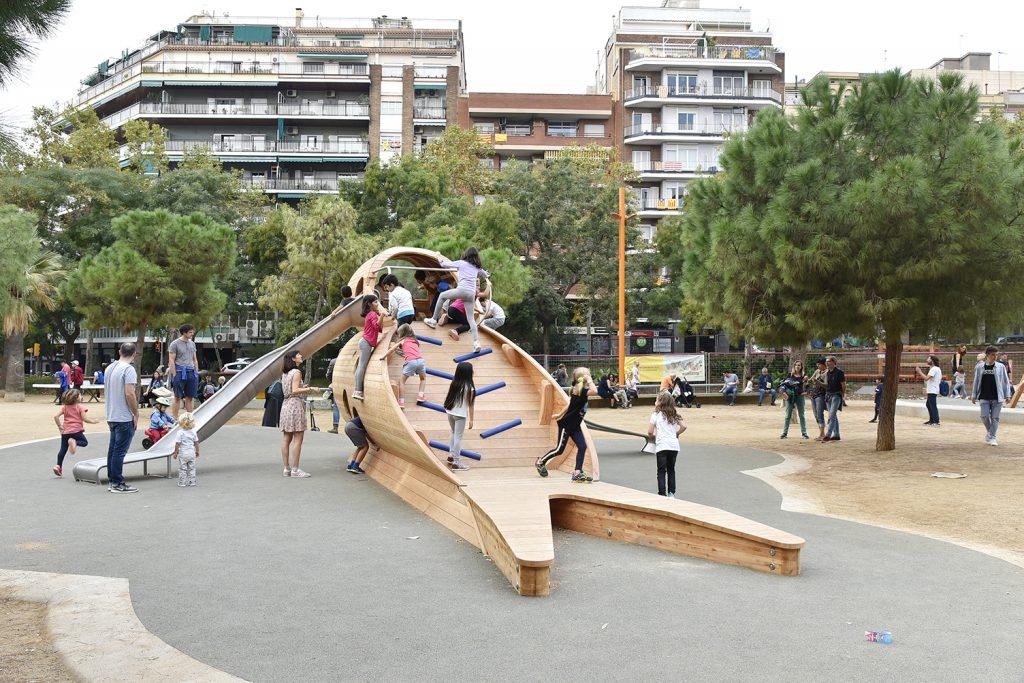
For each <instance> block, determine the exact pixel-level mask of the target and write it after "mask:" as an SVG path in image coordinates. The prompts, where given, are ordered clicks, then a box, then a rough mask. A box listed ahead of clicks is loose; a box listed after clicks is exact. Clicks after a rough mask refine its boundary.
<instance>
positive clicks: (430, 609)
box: [0, 408, 1024, 680]
mask: <svg viewBox="0 0 1024 683" xmlns="http://www.w3.org/2000/svg"><path fill="white" fill-rule="evenodd" d="M706 410H708V409H707V408H705V409H702V412H703V411H706ZM635 412H639V411H635ZM645 412H646V411H645ZM852 412H853V411H851V414H852ZM622 414H623V415H626V414H628V411H622ZM688 417H689V416H688ZM715 419H717V418H715ZM694 433H695V432H688V433H687V435H686V437H684V453H683V456H682V457H681V458H680V462H679V466H678V470H679V479H680V483H681V490H680V496H681V497H683V498H686V499H689V500H693V501H695V502H699V503H704V504H708V505H713V506H717V507H723V508H727V509H729V510H732V511H735V512H736V513H738V514H741V515H746V516H749V517H751V518H755V519H759V520H763V521H764V522H765V523H768V524H772V525H775V526H778V527H779V528H785V529H788V530H791V531H792V532H793V533H796V534H799V535H801V536H803V537H804V538H806V539H807V548H806V551H805V555H804V560H803V563H802V564H803V566H802V574H801V575H800V576H799V577H793V578H780V577H775V576H768V575H765V574H761V573H758V572H754V571H750V570H745V569H740V568H735V567H729V566H723V565H719V564H716V563H710V562H705V561H702V560H696V559H690V558H686V557H679V556H675V555H670V554H667V553H662V552H659V551H655V550H652V549H648V548H642V547H637V546H632V545H625V544H618V543H613V542H607V541H603V540H601V539H598V538H593V537H590V536H585V535H580V534H574V533H571V532H562V531H556V535H555V553H556V557H557V558H558V561H557V562H556V564H555V566H554V570H553V573H552V581H553V586H552V593H551V595H550V596H549V597H548V598H544V599H528V598H523V597H520V596H518V595H517V594H516V593H515V591H514V590H513V589H512V588H511V587H510V586H509V584H508V582H507V581H506V580H505V578H504V577H503V576H502V575H501V574H500V573H499V572H498V570H497V569H496V568H495V567H494V566H493V565H492V564H491V563H489V562H488V561H487V560H486V559H485V558H484V557H483V556H482V555H481V554H480V553H479V551H477V550H476V549H475V548H473V547H472V546H471V545H470V544H468V543H466V542H464V541H461V540H460V539H459V538H458V537H457V536H455V535H454V534H452V533H451V532H449V531H447V530H446V529H444V528H443V527H441V526H440V525H438V524H436V523H434V522H432V521H431V520H429V519H427V518H425V517H424V516H422V515H421V514H420V513H419V512H417V511H416V510H415V509H413V508H411V507H409V506H407V505H406V504H405V503H403V502H402V501H401V500H399V499H398V498H397V497H395V496H394V495H392V494H391V493H389V492H388V491H386V490H385V489H384V488H382V487H380V486H379V485H377V484H376V483H375V482H373V481H370V480H368V479H366V478H363V477H355V476H352V475H350V474H347V473H345V472H344V471H343V470H342V467H343V457H342V456H343V455H345V454H347V453H348V452H349V446H348V443H347V441H346V440H345V439H344V437H340V436H334V435H331V434H326V433H320V434H309V435H307V443H306V448H305V449H304V455H303V461H302V462H303V467H304V469H307V470H308V471H309V472H311V473H312V474H313V478H311V479H308V480H290V479H285V478H283V477H281V476H280V473H279V468H278V464H277V458H278V454H277V432H276V431H271V430H264V429H262V428H256V427H250V426H245V425H234V426H228V427H225V428H224V429H222V430H221V431H219V432H218V433H217V434H215V435H214V436H213V437H211V438H210V439H209V441H208V444H207V447H206V448H205V449H204V455H203V458H202V460H201V462H200V469H199V479H200V485H199V487H197V488H196V489H188V490H181V489H179V488H178V487H176V486H175V485H174V481H173V480H172V481H166V480H162V479H150V480H140V479H135V480H134V481H135V483H137V484H138V485H139V486H140V488H141V489H142V490H141V492H140V493H139V494H138V495H135V496H112V495H109V494H107V493H106V492H105V490H104V487H101V486H96V485H91V484H84V483H74V482H73V481H70V480H68V479H65V480H57V479H54V478H48V477H45V476H43V477H41V476H40V472H39V469H40V465H41V464H47V465H48V463H49V459H50V457H51V455H52V453H51V451H52V450H53V448H52V446H53V442H44V443H37V444H28V445H24V446H17V447H14V448H10V449H6V450H2V451H0V462H2V464H3V467H4V471H5V478H4V483H3V484H2V488H0V491H2V492H3V496H2V500H3V503H2V507H0V567H2V568H3V569H22V570H32V571H42V572H60V573H68V574H88V575H96V576H109V577H125V578H127V579H128V581H129V585H130V589H131V600H132V604H133V606H134V609H135V612H136V613H137V615H138V617H139V619H141V621H142V623H143V624H144V625H145V626H146V627H147V628H148V629H149V630H150V631H151V632H152V633H153V634H155V635H156V636H157V637H159V638H161V639H163V640H164V641H165V642H166V643H168V644H170V645H171V646H173V647H176V648H178V649H180V650H181V651H182V652H184V653H186V654H187V655H190V656H191V657H194V658H195V659H197V660H199V661H201V662H204V663H206V664H209V665H211V666H214V667H217V668H218V669H221V670H223V671H226V672H228V673H231V674H234V675H237V676H240V677H242V678H246V679H250V680H271V679H273V680H300V679H301V680H310V679H317V680H319V679H324V678H340V679H396V678H398V679H431V680H433V679H441V678H444V679H446V680H451V679H453V678H456V679H457V678H473V679H493V678H536V677H537V676H538V672H544V674H545V677H551V678H558V679H591V680H593V679H595V678H597V679H623V678H627V677H628V678H641V677H643V678H651V679H657V680H664V679H676V680H678V679H679V678H680V677H687V678H696V677H700V678H712V677H713V678H726V679H753V678H764V677H765V676H769V677H771V676H775V677H781V676H783V675H785V676H787V677H801V678H810V677H815V678H823V677H828V678H839V677H843V678H847V679H853V680H866V679H874V680H877V679H879V678H886V679H894V678H906V679H910V680H924V679H927V680H939V679H957V678H959V679H964V678H976V677H984V678H987V679H989V680H1013V679H1014V678H1015V677H1017V676H1019V672H1020V671H1021V670H1022V669H1024V651H1021V649H1020V648H1019V643H1020V641H1021V638H1022V637H1024V625H1022V623H1021V622H1020V619H1019V615H1020V614H1021V613H1024V570H1022V569H1021V568H1019V567H1016V566H1013V565H1011V564H1009V563H1007V562H1003V561H1001V560H999V559H996V558H993V557H990V556H987V555H984V554H981V553H977V552H974V551H972V550H968V549H966V548H963V547H958V546H956V545H951V544H948V543H943V542H940V541H936V540H933V539H929V538H925V537H922V536H917V535H910V534H905V533H901V532H896V531H890V530H885V529H879V528H877V527H872V526H866V525H862V524H857V523H853V522H848V521H842V520H837V519H831V518H828V517H821V516H817V515H810V514H802V513H794V512H786V511H783V510H781V509H780V503H781V497H780V495H779V494H778V493H777V492H776V491H775V490H774V489H772V488H771V487H769V486H768V485H767V484H765V483H764V482H763V481H761V480H759V479H757V478H755V477H752V476H748V475H747V474H744V472H746V471H749V470H756V469H758V468H764V467H770V466H774V465H777V464H779V463H780V462H782V459H781V458H780V457H779V456H776V455H772V454H769V453H766V452H763V451H756V450H752V449H750V448H744V447H736V446H699V445H696V443H695V441H696V439H695V438H694V437H693V434H694ZM930 433H931V432H930ZM269 436H272V437H273V438H268V437H269ZM836 445H837V446H838V445H840V444H836ZM105 446H106V436H105V435H103V434H97V435H96V437H95V439H94V441H93V446H91V447H90V450H92V452H91V453H89V455H88V457H94V456H95V453H96V452H99V451H101V449H104V448H105ZM598 447H599V448H600V450H601V456H602V479H603V480H605V481H608V482H612V483H616V484H622V485H625V486H629V487H634V488H640V489H650V487H651V485H652V484H653V479H654V459H653V457H652V456H649V455H639V454H637V453H636V447H635V444H634V443H631V442H630V441H628V440H612V439H598ZM819 448H826V446H819ZM93 449H94V450H93ZM136 469H139V468H138V467H137V466H136ZM133 474H135V472H132V471H131V470H129V475H130V476H131V475H133ZM960 481H965V480H960ZM947 483H958V482H957V481H953V480H949V481H948V482H947ZM980 577H983V580H979V578H980ZM866 629H875V630H881V629H886V630H890V631H892V632H893V634H894V638H895V643H894V644H893V645H891V646H885V645H876V644H873V643H866V642H864V637H863V632H864V630H866Z"/></svg>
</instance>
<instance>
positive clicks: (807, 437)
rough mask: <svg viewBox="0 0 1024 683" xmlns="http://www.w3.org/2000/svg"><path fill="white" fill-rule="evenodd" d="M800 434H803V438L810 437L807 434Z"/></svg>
mask: <svg viewBox="0 0 1024 683" xmlns="http://www.w3.org/2000/svg"><path fill="white" fill-rule="evenodd" d="M801 436H803V437H804V438H805V439H809V438H811V437H809V436H807V435H806V434H802V435H801Z"/></svg>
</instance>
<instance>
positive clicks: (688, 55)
mask: <svg viewBox="0 0 1024 683" xmlns="http://www.w3.org/2000/svg"><path fill="white" fill-rule="evenodd" d="M775 52H776V51H775V47H773V46H771V45H697V44H693V45H645V46H644V47H637V48H633V49H632V50H630V55H629V61H633V60H634V59H643V58H645V57H652V58H655V59H731V60H747V61H767V62H774V61H775Z"/></svg>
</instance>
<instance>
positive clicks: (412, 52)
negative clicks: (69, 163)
mask: <svg viewBox="0 0 1024 683" xmlns="http://www.w3.org/2000/svg"><path fill="white" fill-rule="evenodd" d="M465 87H466V80H465V58H464V52H463V36H462V25H461V22H460V21H457V20H421V19H409V18H407V17H401V18H389V17H387V16H382V17H376V18H356V19H351V18H327V17H319V16H317V17H312V16H306V15H305V14H304V13H303V11H302V10H301V9H297V10H296V12H295V15H294V16H292V17H243V16H229V15H227V14H223V15H218V14H199V15H196V16H192V17H190V18H188V19H187V20H185V21H183V22H182V23H181V24H179V25H178V26H177V28H176V29H175V30H165V31H160V32H158V33H156V34H154V35H153V36H151V37H150V38H149V39H148V40H147V41H146V42H145V44H144V45H143V46H142V47H140V48H137V49H133V50H125V51H124V52H123V53H122V55H121V56H120V57H119V58H117V59H114V60H108V61H105V62H103V63H101V64H99V65H98V67H97V68H96V70H95V72H93V73H92V74H91V75H90V76H89V77H88V78H86V79H85V80H84V81H83V86H82V89H81V90H80V91H79V92H78V94H77V95H76V96H75V97H74V99H73V100H72V101H71V102H70V103H69V104H70V105H71V106H74V107H92V108H93V109H95V110H96V112H97V114H98V115H99V116H100V118H101V119H102V120H103V121H104V122H105V123H107V124H108V125H110V126H111V127H112V128H115V129H117V128H119V127H120V126H123V125H124V124H125V123H126V122H127V121H130V120H132V119H136V118H140V119H146V120H148V121H153V122H155V123H159V124H160V125H161V126H163V127H164V128H165V129H166V130H167V132H168V137H169V140H168V144H167V151H168V156H169V158H170V160H171V162H172V163H173V162H175V161H180V160H181V159H182V158H183V155H184V153H185V152H186V151H187V150H189V149H192V148H195V147H203V148H206V149H208V150H209V151H210V153H212V154H214V155H215V156H217V157H218V158H219V159H220V160H221V161H222V162H223V163H224V164H225V166H227V167H229V168H238V169H240V170H241V171H242V174H243V178H244V182H245V183H247V184H251V185H253V186H257V187H260V188H262V189H264V190H265V191H267V192H269V193H272V194H275V195H276V196H277V197H278V198H280V199H298V198H301V197H303V196H305V195H307V194H309V193H310V192H331V193H334V192H337V191H338V188H339V183H340V182H344V181H345V180H346V179H349V178H357V177H359V176H360V175H361V174H362V172H363V171H364V169H365V167H366V163H367V162H368V161H369V160H371V159H378V158H379V159H381V160H382V161H387V160H388V159H390V158H392V157H394V156H396V155H407V154H412V153H414V151H416V150H418V149H419V148H421V147H422V146H423V145H425V144H426V143H427V142H429V141H430V140H432V139H433V138H435V137H437V136H438V135H440V134H441V133H442V132H443V131H444V129H445V127H446V126H447V125H449V124H452V123H454V122H455V118H456V116H457V114H458V104H457V103H458V97H459V95H460V94H461V93H463V92H464V91H465ZM122 156H123V157H124V155H122ZM122 161H123V162H126V161H127V160H126V159H125V158H122Z"/></svg>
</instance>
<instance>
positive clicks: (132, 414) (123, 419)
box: [104, 342, 139, 493]
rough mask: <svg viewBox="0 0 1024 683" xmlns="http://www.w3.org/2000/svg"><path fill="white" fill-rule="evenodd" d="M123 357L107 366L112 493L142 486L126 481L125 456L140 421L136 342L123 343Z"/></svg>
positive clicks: (108, 473)
mask: <svg viewBox="0 0 1024 683" xmlns="http://www.w3.org/2000/svg"><path fill="white" fill-rule="evenodd" d="M119 354H120V357H119V358H118V360H117V361H115V362H113V363H111V364H110V367H109V368H107V372H106V375H105V377H104V381H105V382H106V391H107V404H106V409H107V427H108V428H109V429H110V444H109V445H108V446H107V479H108V480H109V482H110V489H109V490H110V492H111V493H136V492H138V489H137V488H135V487H134V486H129V485H128V484H126V483H125V482H124V474H123V473H122V470H123V468H124V456H125V455H127V453H128V448H129V446H131V444H132V437H134V436H135V428H136V426H138V424H139V400H138V398H137V397H136V396H135V387H136V385H137V384H138V383H139V376H138V375H137V374H136V372H135V366H133V365H132V361H134V360H135V344H132V343H131V342H125V343H124V344H121V348H120V352H119Z"/></svg>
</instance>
